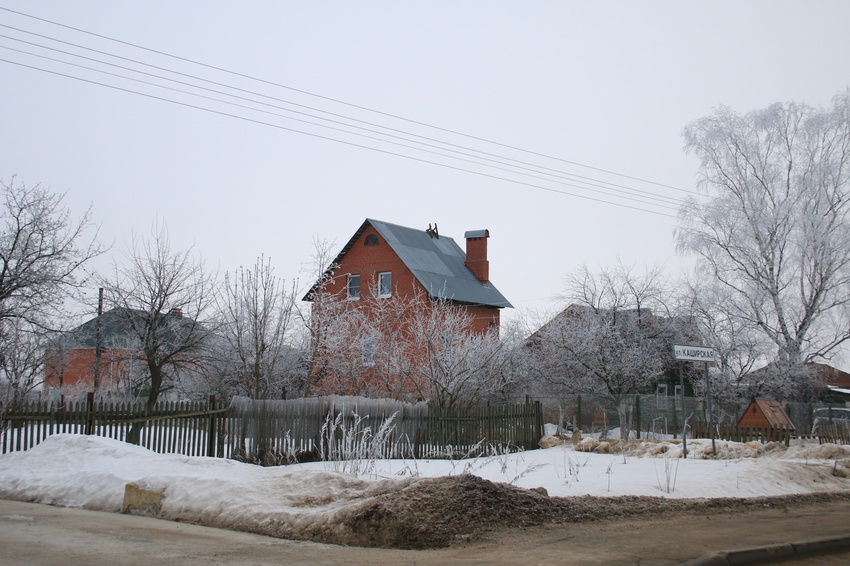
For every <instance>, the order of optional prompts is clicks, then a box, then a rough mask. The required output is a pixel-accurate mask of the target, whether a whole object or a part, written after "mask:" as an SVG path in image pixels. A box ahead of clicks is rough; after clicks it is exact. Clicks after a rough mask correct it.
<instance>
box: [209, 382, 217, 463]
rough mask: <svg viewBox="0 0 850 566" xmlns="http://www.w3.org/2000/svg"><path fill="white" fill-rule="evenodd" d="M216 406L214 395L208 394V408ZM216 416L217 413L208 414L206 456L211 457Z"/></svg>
mask: <svg viewBox="0 0 850 566" xmlns="http://www.w3.org/2000/svg"><path fill="white" fill-rule="evenodd" d="M217 408H218V407H217V406H216V402H215V395H210V402H209V410H210V411H214V410H216V409H217ZM217 418H218V415H217V414H212V413H211V414H210V422H209V424H208V426H207V456H208V457H210V458H212V457H214V456H215V436H216V434H215V433H216V426H215V422H216V420H217Z"/></svg>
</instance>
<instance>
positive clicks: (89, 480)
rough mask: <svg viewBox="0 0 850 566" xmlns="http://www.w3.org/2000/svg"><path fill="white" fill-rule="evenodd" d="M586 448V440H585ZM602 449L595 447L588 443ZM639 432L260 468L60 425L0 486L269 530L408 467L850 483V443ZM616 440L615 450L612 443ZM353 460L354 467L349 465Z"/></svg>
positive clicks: (582, 489) (727, 485) (354, 499)
mask: <svg viewBox="0 0 850 566" xmlns="http://www.w3.org/2000/svg"><path fill="white" fill-rule="evenodd" d="M577 448H578V449H577ZM582 449H584V450H593V451H592V452H587V451H581V450H582ZM688 449H689V455H688V458H687V459H682V458H681V457H680V456H681V444H680V443H678V442H676V441H646V442H639V441H633V442H632V443H630V445H629V447H628V449H627V450H624V449H622V448H620V447H619V446H617V445H616V444H614V443H609V442H606V441H601V440H598V439H593V438H586V439H584V440H583V441H582V443H581V444H580V445H579V446H578V447H576V446H573V445H560V446H556V447H554V448H549V449H546V450H533V451H528V452H523V453H518V454H510V455H498V456H491V457H488V458H475V459H467V460H456V461H449V460H382V461H359V462H315V463H310V464H298V465H292V466H282V467H269V468H263V467H259V466H254V465H251V464H243V463H239V462H236V461H232V460H223V459H216V458H200V457H186V456H175V455H162V454H156V453H153V452H150V451H148V450H146V449H144V448H140V447H138V446H133V445H129V444H125V443H123V442H119V441H116V440H111V439H107V438H101V437H95V436H80V435H70V434H60V435H55V436H51V437H49V438H47V439H46V440H44V441H43V442H42V443H41V444H39V445H38V446H36V447H35V448H33V449H31V450H29V451H26V452H16V453H10V454H5V455H2V456H0V498H5V499H15V500H21V501H32V502H38V503H47V504H51V505H59V506H66V507H82V508H86V509H94V510H102V511H113V512H117V511H120V510H121V507H122V502H123V497H124V488H125V485H126V484H127V483H129V482H135V483H136V484H138V485H139V487H142V488H145V489H152V490H157V491H162V492H163V493H164V496H165V497H164V500H163V504H162V511H161V514H160V516H162V517H164V518H169V519H178V520H184V521H190V522H194V523H199V524H205V525H210V526H219V527H229V528H236V529H240V530H249V531H257V532H264V530H268V529H264V527H263V525H269V524H271V523H272V522H277V523H280V522H281V521H283V522H285V523H286V524H287V526H288V527H287V528H288V529H293V528H296V529H297V528H299V525H315V524H316V523H322V522H332V521H333V520H334V519H333V516H334V515H335V514H336V513H339V512H343V510H344V509H345V508H346V507H347V506H350V505H352V504H355V503H362V502H363V501H364V500H368V499H369V498H371V497H373V496H375V495H377V494H381V493H387V492H391V491H393V490H395V489H401V488H402V487H404V486H405V485H408V484H409V482H410V481H411V478H416V477H436V476H442V475H452V474H462V473H471V474H475V475H477V476H480V477H482V478H485V479H488V480H491V481H495V482H504V483H511V484H513V485H516V486H519V487H525V488H536V487H543V488H545V489H546V490H547V491H548V493H549V495H551V496H573V495H595V496H603V497H604V496H617V495H648V496H660V497H666V498H718V497H754V496H765V495H784V494H798V493H812V492H823V491H838V490H841V491H846V490H850V479H846V478H845V477H843V476H847V475H850V468H849V467H850V447H845V446H836V445H823V446H819V445H817V444H805V445H803V444H800V445H792V446H791V448H789V449H787V450H786V448H785V447H784V446H782V445H780V444H769V445H767V446H764V445H761V444H759V443H748V444H740V443H731V442H722V441H718V442H717V452H718V455H717V457H716V458H714V457H711V443H710V441H703V440H689V441H688ZM605 452H611V453H605ZM352 471H354V472H357V473H351V472H352Z"/></svg>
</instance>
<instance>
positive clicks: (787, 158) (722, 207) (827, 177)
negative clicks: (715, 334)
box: [677, 90, 850, 366]
mask: <svg viewBox="0 0 850 566" xmlns="http://www.w3.org/2000/svg"><path fill="white" fill-rule="evenodd" d="M684 139H685V149H686V151H688V152H690V153H693V154H695V155H696V156H697V157H699V158H700V169H699V186H700V188H701V190H702V191H703V192H704V193H705V194H706V196H707V198H706V199H704V200H695V199H693V200H691V201H690V202H688V203H687V204H686V205H685V206H683V208H682V210H681V214H680V217H681V223H680V226H679V228H678V230H677V242H678V247H679V249H680V250H682V251H684V252H686V253H690V254H694V255H695V256H696V257H697V258H698V273H697V277H699V278H703V279H704V278H712V279H715V280H717V281H718V282H719V284H720V285H722V286H724V287H725V288H726V290H727V291H728V292H729V294H730V300H729V302H728V306H729V311H728V314H729V315H730V317H734V318H735V319H737V321H738V324H740V325H742V326H748V327H751V328H753V329H756V330H757V331H758V332H760V333H762V334H763V335H764V336H765V337H766V338H767V339H768V340H769V341H770V342H771V343H772V345H773V348H774V352H775V355H774V359H775V360H777V361H778V362H780V363H784V364H788V365H791V366H794V365H798V364H800V363H804V362H809V361H813V360H816V359H819V358H821V359H824V358H826V359H828V358H829V357H830V356H832V355H833V354H835V353H836V351H837V350H838V349H839V348H840V347H841V345H842V344H844V343H845V342H846V341H847V340H848V338H850V311H848V305H850V222H849V220H850V218H848V214H850V203H849V202H848V201H849V200H850V182H848V179H850V177H849V176H850V90H847V91H844V92H843V93H839V94H838V95H837V96H836V97H835V98H834V100H833V106H832V107H831V108H827V109H819V108H813V107H811V106H808V105H806V104H800V103H793V102H792V103H786V104H781V103H777V104H773V105H771V106H769V107H767V108H765V109H762V110H755V111H753V112H749V113H747V114H743V115H741V114H738V113H736V112H734V111H732V110H731V109H729V108H726V107H721V108H719V109H717V110H716V111H715V112H714V113H713V114H711V115H710V116H707V117H704V118H701V119H699V120H697V121H695V122H693V123H692V124H690V125H689V126H687V127H686V128H685V131H684ZM730 320H731V319H730Z"/></svg>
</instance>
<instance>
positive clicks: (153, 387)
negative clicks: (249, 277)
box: [101, 223, 216, 407]
mask: <svg viewBox="0 0 850 566" xmlns="http://www.w3.org/2000/svg"><path fill="white" fill-rule="evenodd" d="M101 286H102V287H103V288H104V291H105V292H104V297H105V302H106V303H107V304H108V305H110V306H111V307H112V313H113V314H114V315H115V316H116V317H118V318H120V320H121V322H122V323H123V324H124V325H125V327H126V332H127V336H128V342H127V344H126V348H128V349H132V350H133V351H134V354H133V355H132V358H133V359H132V360H127V362H128V364H129V363H130V362H135V364H133V365H135V366H136V367H140V368H141V369H142V371H141V372H140V375H139V377H140V378H141V382H140V383H139V384H138V385H139V386H140V387H141V388H146V389H147V390H148V392H149V397H148V406H149V407H153V405H154V404H155V403H156V401H157V400H158V399H159V396H160V394H161V393H162V392H164V391H167V390H168V389H170V388H172V387H174V385H175V384H176V382H177V380H178V378H179V377H180V374H181V373H183V372H193V371H196V370H197V369H198V368H199V367H200V366H201V365H202V364H203V363H204V362H205V360H206V354H207V351H206V349H205V348H206V346H207V345H208V343H209V338H210V337H211V336H212V335H213V333H214V332H215V330H216V329H215V326H214V324H212V322H211V321H203V317H204V316H205V315H206V314H208V313H209V312H210V310H211V307H212V306H213V300H214V291H215V284H214V278H213V277H212V276H211V275H210V274H208V273H207V272H206V270H205V268H204V263H203V261H202V260H201V259H200V257H198V256H197V255H195V253H194V251H193V250H192V249H191V248H190V249H188V250H185V251H181V250H174V249H172V247H171V243H170V241H169V237H168V230H167V228H166V227H165V226H164V225H162V224H160V223H157V224H156V225H155V226H154V229H153V232H152V234H151V236H150V237H149V238H138V237H135V236H134V238H133V242H132V244H131V245H130V247H129V249H128V250H127V252H126V254H125V258H124V263H122V264H116V265H115V266H114V270H113V273H112V275H111V277H108V278H101Z"/></svg>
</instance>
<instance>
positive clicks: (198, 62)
mask: <svg viewBox="0 0 850 566" xmlns="http://www.w3.org/2000/svg"><path fill="white" fill-rule="evenodd" d="M0 10H5V11H7V12H11V13H14V14H18V15H20V16H24V17H27V18H31V19H34V20H38V21H41V22H45V23H48V24H51V25H55V26H59V27H63V28H66V29H70V30H73V31H76V32H79V33H84V34H87V35H91V36H94V37H99V38H101V39H106V40H108V41H112V42H115V43H119V44H122V45H126V46H129V47H133V48H135V49H141V50H144V51H148V52H150V53H155V54H157V55H162V56H164V57H169V58H172V59H176V60H179V61H184V62H187V63H192V64H194V65H198V66H201V67H206V68H208V69H212V70H215V71H219V72H223V73H227V74H230V75H234V76H238V77H241V78H246V79H250V80H253V81H257V82H260V83H264V84H267V85H271V86H275V87H278V88H283V89H286V90H290V91H292V92H297V93H300V94H305V95H308V96H312V97H316V98H319V99H322V100H327V101H329V102H334V103H336V104H341V105H344V106H348V107H351V108H357V109H359V110H365V111H367V112H371V113H374V114H378V115H382V116H386V117H389V118H393V119H396V120H401V121H404V122H407V123H411V124H416V125H419V126H425V127H427V128H432V129H435V130H439V131H443V132H446V133H451V134H454V135H458V136H462V137H465V138H468V139H474V140H476V141H482V142H485V143H488V144H492V145H496V146H500V147H504V148H507V149H511V150H514V151H519V152H522V153H526V154H529V155H535V156H538V157H544V158H546V159H551V160H554V161H560V162H562V163H567V164H569V165H574V166H576V167H583V168H586V169H591V170H594V171H599V172H602V173H606V174H609V175H614V176H618V177H622V178H626V179H631V180H634V181H640V182H642V183H647V184H650V185H655V186H658V187H663V188H667V189H672V190H676V191H681V192H684V193H690V194H697V193H695V192H694V191H689V190H687V189H682V188H680V187H675V186H672V185H666V184H663V183H658V182H655V181H650V180H647V179H642V178H640V177H634V176H630V175H625V174H622V173H617V172H615V171H611V170H608V169H603V168H600V167H593V166H591V165H586V164H583V163H578V162H575V161H569V160H566V159H563V158H559V157H555V156H551V155H546V154H543V153H538V152H535V151H531V150H527V149H523V148H520V147H515V146H512V145H508V144H504V143H500V142H496V141H492V140H488V139H485V138H480V137H477V136H473V135H470V134H465V133H463V132H458V131H455V130H451V129H448V128H442V127H439V126H435V125H432V124H427V123H425V122H419V121H416V120H412V119H409V118H405V117H403V116H398V115H395V114H391V113H388V112H383V111H380V110H375V109H372V108H368V107H366V106H361V105H357V104H353V103H350V102H346V101H343V100H339V99H336V98H332V97H328V96H324V95H320V94H316V93H313V92H310V91H306V90H302V89H297V88H294V87H290V86H287V85H284V84H280V83H275V82H273V81H268V80H265V79H261V78H257V77H253V76H251V75H247V74H244V73H240V72H237V71H232V70H229V69H225V68H222V67H217V66H215V65H210V64H207V63H203V62H200V61H196V60H193V59H189V58H186V57H181V56H179V55H173V54H171V53H166V52H164V51H158V50H156V49H152V48H149V47H145V46H142V45H138V44H135V43H131V42H128V41H124V40H121V39H116V38H113V37H110V36H107V35H103V34H98V33H95V32H91V31H87V30H84V29H81V28H77V27H73V26H70V25H67V24H62V23H59V22H55V21H52V20H48V19H46V18H40V17H38V16H33V15H31V14H26V13H24V12H20V11H17V10H12V9H10V8H6V7H2V6H0Z"/></svg>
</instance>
